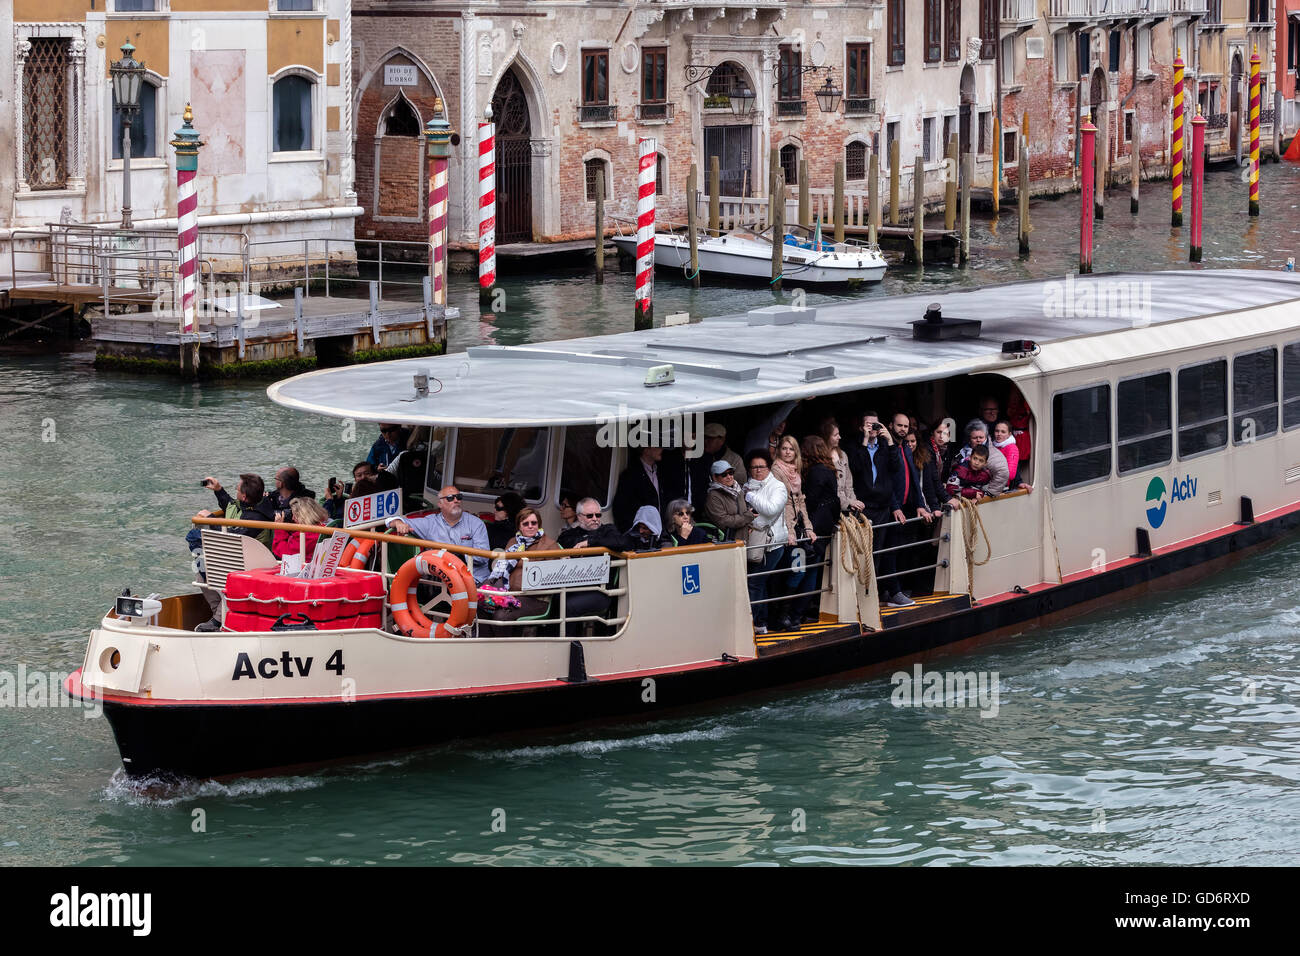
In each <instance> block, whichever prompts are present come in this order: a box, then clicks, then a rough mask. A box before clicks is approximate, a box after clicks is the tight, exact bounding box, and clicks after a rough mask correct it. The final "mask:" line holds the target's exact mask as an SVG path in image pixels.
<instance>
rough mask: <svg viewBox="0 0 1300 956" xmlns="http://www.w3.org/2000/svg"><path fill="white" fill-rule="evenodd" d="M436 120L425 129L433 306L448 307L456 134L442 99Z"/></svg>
mask: <svg viewBox="0 0 1300 956" xmlns="http://www.w3.org/2000/svg"><path fill="white" fill-rule="evenodd" d="M433 110H434V114H435V115H434V118H433V119H431V120H429V122H428V123H427V124H425V127H424V138H425V142H426V148H427V150H428V156H429V281H430V284H431V285H432V286H433V304H434V305H446V304H447V165H448V163H449V162H450V161H451V143H452V138H453V137H454V136H455V135H456V134H455V133H454V132H453V130H452V128H451V124H450V123H448V122H447V120H446V119H444V118H443V103H442V99H441V98H437V99H435V100H434V101H433Z"/></svg>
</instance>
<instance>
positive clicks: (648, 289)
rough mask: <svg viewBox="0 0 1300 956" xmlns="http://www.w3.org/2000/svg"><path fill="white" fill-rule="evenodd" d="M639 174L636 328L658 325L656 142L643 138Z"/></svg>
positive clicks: (637, 193) (637, 178)
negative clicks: (656, 299) (656, 311)
mask: <svg viewBox="0 0 1300 956" xmlns="http://www.w3.org/2000/svg"><path fill="white" fill-rule="evenodd" d="M640 147H641V148H640V163H639V165H638V167H637V177H636V320H635V326H634V327H635V328H636V329H637V331H640V330H641V329H649V328H652V327H653V326H654V301H653V298H654V271H655V160H656V159H657V158H658V155H657V150H656V149H655V141H654V140H652V139H643V140H641V141H640Z"/></svg>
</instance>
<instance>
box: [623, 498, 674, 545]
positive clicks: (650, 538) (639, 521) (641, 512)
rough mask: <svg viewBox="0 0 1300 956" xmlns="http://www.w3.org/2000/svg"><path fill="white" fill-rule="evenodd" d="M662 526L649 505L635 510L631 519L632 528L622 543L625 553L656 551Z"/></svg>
mask: <svg viewBox="0 0 1300 956" xmlns="http://www.w3.org/2000/svg"><path fill="white" fill-rule="evenodd" d="M663 529H664V526H663V524H662V523H661V522H660V520H659V512H658V511H656V510H655V509H654V508H652V507H650V506H649V505H642V506H641V507H640V508H638V509H637V512H636V517H635V518H633V519H632V527H631V529H630V530H629V531H628V533H627V536H626V540H625V542H624V545H623V547H624V550H626V551H658V550H659V548H660V546H661V540H660V539H661V538H662V537H663Z"/></svg>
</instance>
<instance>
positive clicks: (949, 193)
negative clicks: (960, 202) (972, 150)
mask: <svg viewBox="0 0 1300 956" xmlns="http://www.w3.org/2000/svg"><path fill="white" fill-rule="evenodd" d="M944 155H945V158H946V160H947V162H945V163H944V167H943V228H944V231H946V232H952V231H953V229H955V228H957V179H958V176H957V134H956V133H951V134H949V136H948V150H947V152H946V153H945V154H944Z"/></svg>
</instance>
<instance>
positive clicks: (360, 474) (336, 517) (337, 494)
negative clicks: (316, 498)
mask: <svg viewBox="0 0 1300 956" xmlns="http://www.w3.org/2000/svg"><path fill="white" fill-rule="evenodd" d="M374 476H375V466H374V465H372V464H370V462H368V461H359V462H357V463H356V464H355V465H353V466H352V480H351V481H350V482H348V483H347V484H344V483H343V482H341V481H338V480H337V479H330V480H331V481H332V482H333V484H331V485H330V486H329V491H328V492H327V493H326V495H325V500H324V501H323V502H321V503H322V504H323V505H324V506H325V513H326V514H328V515H329V516H330V520H331V521H342V520H343V505H344V503H345V502H346V501H347V499H348V498H350V497H352V496H353V494H354V493H355V489H356V486H357V482H358V481H361V480H362V479H363V478H374Z"/></svg>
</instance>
